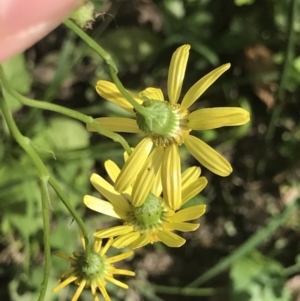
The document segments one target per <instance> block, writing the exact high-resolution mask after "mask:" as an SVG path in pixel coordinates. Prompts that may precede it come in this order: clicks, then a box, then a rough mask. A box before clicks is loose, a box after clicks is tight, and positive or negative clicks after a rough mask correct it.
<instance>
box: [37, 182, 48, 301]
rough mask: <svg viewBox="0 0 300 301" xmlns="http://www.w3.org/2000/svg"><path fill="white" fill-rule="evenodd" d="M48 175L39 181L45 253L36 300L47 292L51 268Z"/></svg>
mask: <svg viewBox="0 0 300 301" xmlns="http://www.w3.org/2000/svg"><path fill="white" fill-rule="evenodd" d="M48 180H49V177H43V178H41V179H40V181H41V199H42V216H43V228H44V253H45V267H44V278H43V281H42V284H41V288H40V296H39V298H38V301H43V300H44V298H45V295H46V292H47V286H48V282H49V276H50V268H51V260H50V258H51V246H50V223H49V204H50V196H49V191H48Z"/></svg>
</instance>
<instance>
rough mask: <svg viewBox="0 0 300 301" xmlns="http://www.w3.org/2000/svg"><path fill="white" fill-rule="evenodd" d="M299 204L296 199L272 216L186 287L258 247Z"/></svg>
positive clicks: (204, 279)
mask: <svg viewBox="0 0 300 301" xmlns="http://www.w3.org/2000/svg"><path fill="white" fill-rule="evenodd" d="M299 206H300V199H297V200H296V201H294V202H293V203H292V204H290V205H288V206H287V207H286V208H285V209H284V211H283V212H282V213H280V214H278V215H276V216H275V217H273V218H272V219H271V220H270V222H269V224H268V225H267V226H266V227H265V228H263V229H261V230H260V231H259V232H257V233H256V234H254V235H253V236H251V237H250V238H249V239H248V240H247V241H246V242H244V243H243V244H242V245H241V246H240V247H239V248H238V249H237V250H236V251H235V252H234V253H232V255H229V256H228V257H226V258H225V259H223V260H221V261H220V262H219V263H217V264H216V265H215V266H214V267H212V268H211V269H209V270H208V271H207V272H205V273H203V274H202V275H201V276H200V277H198V278H197V279H195V280H194V281H193V282H191V283H190V284H189V285H187V286H186V287H196V286H199V285H201V284H203V283H204V282H206V281H208V280H210V279H212V278H213V277H215V276H216V275H218V274H220V273H221V272H223V271H224V270H226V269H228V268H229V267H230V266H231V264H233V263H234V262H236V261H237V260H239V259H240V258H242V257H243V256H245V255H247V254H248V253H249V252H251V251H252V250H253V249H255V248H256V247H258V246H259V245H260V244H261V243H262V242H263V241H265V240H266V239H268V238H269V237H270V236H271V235H273V233H274V232H275V231H276V230H277V229H278V228H279V227H280V226H281V225H283V224H284V223H285V222H286V221H287V220H288V219H289V218H290V216H291V215H292V214H294V213H295V211H296V210H297V209H298V208H299Z"/></svg>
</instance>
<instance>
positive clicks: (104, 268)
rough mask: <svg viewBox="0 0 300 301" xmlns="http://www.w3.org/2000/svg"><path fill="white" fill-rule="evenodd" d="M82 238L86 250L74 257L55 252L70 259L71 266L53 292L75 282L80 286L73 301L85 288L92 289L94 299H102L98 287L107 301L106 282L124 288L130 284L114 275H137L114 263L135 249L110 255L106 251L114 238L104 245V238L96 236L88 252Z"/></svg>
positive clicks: (74, 254) (129, 254) (75, 300)
mask: <svg viewBox="0 0 300 301" xmlns="http://www.w3.org/2000/svg"><path fill="white" fill-rule="evenodd" d="M81 240H82V244H83V248H84V251H83V252H76V251H75V252H73V256H74V257H70V256H68V255H66V254H64V253H56V254H55V255H56V256H58V257H61V258H63V259H66V260H68V261H69V262H70V264H71V268H70V269H69V270H67V271H66V272H64V273H63V274H62V275H61V277H60V279H61V283H60V284H59V285H57V286H56V287H55V288H54V289H53V292H57V291H59V290H61V289H62V288H64V287H66V286H67V285H68V284H70V283H75V284H76V285H78V288H77V290H76V292H75V294H74V295H73V297H72V300H71V301H77V300H78V298H79V296H80V295H81V293H82V291H83V290H84V288H90V289H91V292H92V295H93V298H94V301H99V300H100V299H99V298H98V296H97V289H98V290H99V291H100V293H101V295H102V296H103V298H104V300H105V301H111V299H110V297H109V295H108V293H107V291H106V288H105V287H106V283H107V282H111V283H114V284H115V285H117V286H120V287H122V288H124V289H128V285H127V284H125V283H123V282H121V281H119V280H117V279H115V278H114V275H126V276H134V275H135V273H134V272H132V271H129V270H123V269H117V268H115V267H114V266H113V263H115V262H119V261H121V260H123V259H126V258H128V257H130V256H132V255H133V251H128V252H125V253H122V254H119V255H115V256H112V257H108V256H107V255H106V253H107V251H108V250H109V248H110V247H111V245H112V244H113V238H110V239H109V240H108V241H107V243H106V244H105V245H104V246H102V239H99V238H96V239H95V242H94V245H93V247H92V248H91V249H90V250H89V251H88V252H87V250H86V245H85V242H84V240H83V238H82V237H81Z"/></svg>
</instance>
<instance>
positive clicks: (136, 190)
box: [84, 151, 207, 248]
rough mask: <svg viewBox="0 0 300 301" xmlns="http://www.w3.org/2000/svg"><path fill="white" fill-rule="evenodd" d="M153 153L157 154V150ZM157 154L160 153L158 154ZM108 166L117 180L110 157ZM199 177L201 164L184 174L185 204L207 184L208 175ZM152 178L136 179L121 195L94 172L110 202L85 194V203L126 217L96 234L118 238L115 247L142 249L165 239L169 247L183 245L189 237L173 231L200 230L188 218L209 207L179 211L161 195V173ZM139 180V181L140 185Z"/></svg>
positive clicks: (113, 214)
mask: <svg viewBox="0 0 300 301" xmlns="http://www.w3.org/2000/svg"><path fill="white" fill-rule="evenodd" d="M153 153H154V154H155V151H154V152H153ZM151 156H153V155H151ZM154 157H156V156H155V155H154ZM105 168H106V170H107V172H108V174H109V176H110V178H111V179H112V181H113V182H114V181H115V179H116V178H117V177H118V174H119V173H120V169H119V168H118V166H117V165H116V164H115V163H114V162H113V161H110V160H109V161H106V162H105ZM199 176H200V168H199V167H190V168H188V169H187V170H186V171H185V172H184V173H183V174H182V203H183V204H185V203H186V202H187V201H188V200H190V199H191V198H192V197H194V196H195V195H196V194H198V193H199V192H200V191H201V190H202V189H204V187H205V186H206V184H207V180H206V178H205V177H199ZM142 177H143V175H142ZM149 178H150V180H147V182H145V181H136V182H135V183H134V185H133V187H131V186H130V187H129V188H128V189H127V190H126V191H125V192H124V193H122V194H120V193H119V192H117V191H116V190H115V188H114V187H113V186H112V185H111V184H109V183H108V182H107V181H106V180H104V179H103V178H102V177H101V176H99V175H97V174H92V176H91V182H92V184H93V186H94V187H95V188H96V189H97V190H98V191H99V192H100V194H101V195H102V196H104V197H105V198H107V199H108V201H109V202H107V201H105V200H102V199H99V198H97V197H94V196H91V195H85V196H84V203H85V205H86V206H87V207H88V208H90V209H92V210H94V211H97V212H100V213H103V214H106V215H109V216H112V217H115V218H118V219H121V220H123V225H121V226H115V227H112V228H109V229H104V230H98V231H96V232H95V233H94V236H95V237H98V238H108V237H117V238H115V240H114V242H113V246H114V247H116V248H123V247H125V246H130V247H132V248H138V247H141V246H144V245H146V244H148V243H155V242H157V241H162V242H163V243H164V244H166V245H167V246H169V247H180V246H182V245H183V244H184V243H185V239H183V238H182V237H180V236H179V235H177V234H175V233H174V232H173V231H176V230H177V231H182V232H188V231H195V230H196V229H198V227H199V224H198V223H190V222H188V221H190V220H194V219H196V218H199V217H200V216H201V215H203V213H204V212H205V207H206V206H205V205H196V206H191V207H188V208H185V209H181V210H178V211H177V212H175V211H174V210H172V209H170V208H169V207H168V206H167V205H166V203H165V202H164V200H163V198H162V197H160V195H161V193H162V186H161V181H160V174H159V173H155V172H153V173H151V176H149V177H148V179H149ZM136 183H138V184H137V185H136ZM141 183H142V184H141ZM140 204H142V205H140Z"/></svg>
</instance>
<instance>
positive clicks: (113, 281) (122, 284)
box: [104, 275, 129, 289]
mask: <svg viewBox="0 0 300 301" xmlns="http://www.w3.org/2000/svg"><path fill="white" fill-rule="evenodd" d="M104 279H105V280H106V281H110V282H111V283H113V284H115V285H117V286H120V287H122V288H124V289H128V288H129V286H128V285H127V284H126V283H124V282H122V281H119V280H117V279H115V278H114V277H111V276H107V275H105V276H104Z"/></svg>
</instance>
